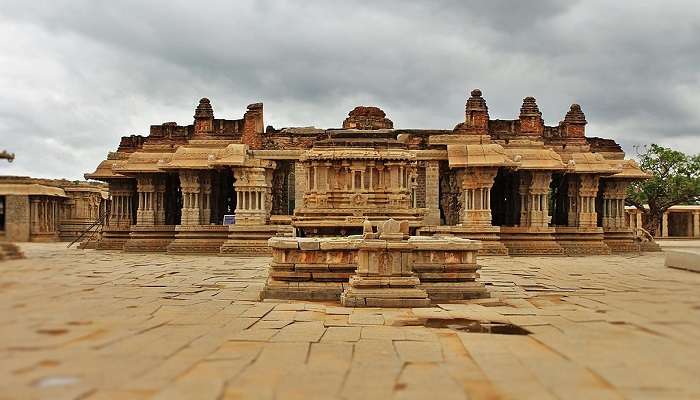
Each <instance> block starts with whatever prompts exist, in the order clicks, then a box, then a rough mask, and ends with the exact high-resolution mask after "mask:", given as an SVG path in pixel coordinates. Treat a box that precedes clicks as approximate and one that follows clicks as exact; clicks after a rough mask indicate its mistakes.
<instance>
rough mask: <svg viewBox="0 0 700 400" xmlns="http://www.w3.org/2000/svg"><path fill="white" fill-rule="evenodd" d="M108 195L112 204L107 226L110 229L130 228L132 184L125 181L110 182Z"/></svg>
mask: <svg viewBox="0 0 700 400" xmlns="http://www.w3.org/2000/svg"><path fill="white" fill-rule="evenodd" d="M109 194H110V195H111V196H112V204H111V206H110V210H109V218H108V220H107V225H108V226H111V227H128V226H131V215H132V206H131V198H132V196H133V195H134V187H133V183H132V182H130V181H126V180H118V181H111V182H109Z"/></svg>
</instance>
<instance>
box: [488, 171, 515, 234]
mask: <svg viewBox="0 0 700 400" xmlns="http://www.w3.org/2000/svg"><path fill="white" fill-rule="evenodd" d="M519 189H520V174H518V173H517V172H514V171H511V170H507V169H499V170H498V173H497V174H496V178H495V179H494V181H493V188H491V225H493V226H518V225H520V193H519Z"/></svg>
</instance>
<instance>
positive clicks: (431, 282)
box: [408, 236, 488, 301]
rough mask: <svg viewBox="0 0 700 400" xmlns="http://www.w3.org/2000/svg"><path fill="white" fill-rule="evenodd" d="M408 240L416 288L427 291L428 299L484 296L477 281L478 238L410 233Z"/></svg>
mask: <svg viewBox="0 0 700 400" xmlns="http://www.w3.org/2000/svg"><path fill="white" fill-rule="evenodd" d="M408 244H409V245H410V246H411V262H412V269H413V272H414V273H415V274H416V276H417V277H418V278H419V279H420V285H418V288H420V289H424V290H425V291H426V292H428V296H429V297H430V300H432V301H447V300H464V299H474V298H481V297H488V293H487V292H486V287H485V286H484V284H483V283H481V282H477V278H479V273H478V272H477V271H478V270H479V268H480V267H479V265H477V263H476V256H477V252H478V251H480V250H481V247H482V244H481V242H479V241H475V240H467V239H461V238H458V237H454V236H430V237H427V236H412V237H411V238H409V239H408Z"/></svg>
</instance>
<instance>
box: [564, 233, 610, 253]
mask: <svg viewBox="0 0 700 400" xmlns="http://www.w3.org/2000/svg"><path fill="white" fill-rule="evenodd" d="M554 229H555V232H554V238H555V239H556V241H557V244H559V246H561V248H562V249H563V250H564V254H566V255H567V256H587V255H606V254H610V248H609V247H608V246H607V244H606V243H605V240H604V236H603V228H580V227H573V226H557V227H555V228H554Z"/></svg>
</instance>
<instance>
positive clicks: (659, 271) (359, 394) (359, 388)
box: [0, 244, 700, 400]
mask: <svg viewBox="0 0 700 400" xmlns="http://www.w3.org/2000/svg"><path fill="white" fill-rule="evenodd" d="M22 250H23V251H24V252H25V253H26V255H27V257H28V258H27V259H25V260H12V261H4V262H2V263H0V357H2V358H1V359H2V362H0V399H90V400H95V399H247V398H252V399H373V398H382V399H384V398H397V399H423V398H444V399H511V398H514V399H521V398H525V399H527V398H532V399H579V398H580V399H623V398H631V399H664V398H668V399H679V398H680V399H683V398H687V399H692V398H700V380H699V379H697V376H698V371H700V346H698V342H699V341H700V312H699V311H700V290H698V288H700V274H697V273H692V272H688V271H683V270H675V269H669V268H666V267H665V266H664V256H663V254H662V253H652V254H645V255H641V256H639V255H637V256H593V257H585V258H566V257H530V258H509V257H482V258H481V259H480V263H481V264H482V265H483V266H484V267H483V268H482V273H481V275H482V278H481V279H482V280H483V281H484V282H485V283H486V285H487V287H488V288H489V290H490V291H491V293H492V298H490V299H481V300H474V301H464V302H461V303H458V304H440V305H438V306H437V307H432V308H415V309H390V308H367V309H350V308H344V307H340V306H339V305H338V303H333V302H328V303H312V302H295V301H269V300H268V301H263V302H260V301H257V299H258V298H259V294H260V291H261V290H262V288H263V285H264V282H265V279H266V277H267V265H268V262H269V259H268V258H264V257H259V258H258V257H245V258H234V257H209V256H179V255H177V256H170V255H163V254H148V255H144V254H124V253H121V252H111V251H108V252H105V251H95V250H78V249H66V248H65V244H25V245H22ZM475 320H476V321H481V322H482V324H487V323H492V324H493V323H495V324H497V325H498V324H501V325H503V324H515V325H518V326H520V327H521V328H523V329H526V330H527V331H529V332H530V333H531V334H529V335H504V334H493V333H491V334H489V333H474V332H467V331H465V330H460V329H458V328H459V327H460V326H463V325H460V324H459V323H465V321H475ZM460 321H461V322H460ZM458 322H459V323H458ZM426 325H428V326H429V327H428V326H426Z"/></svg>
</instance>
